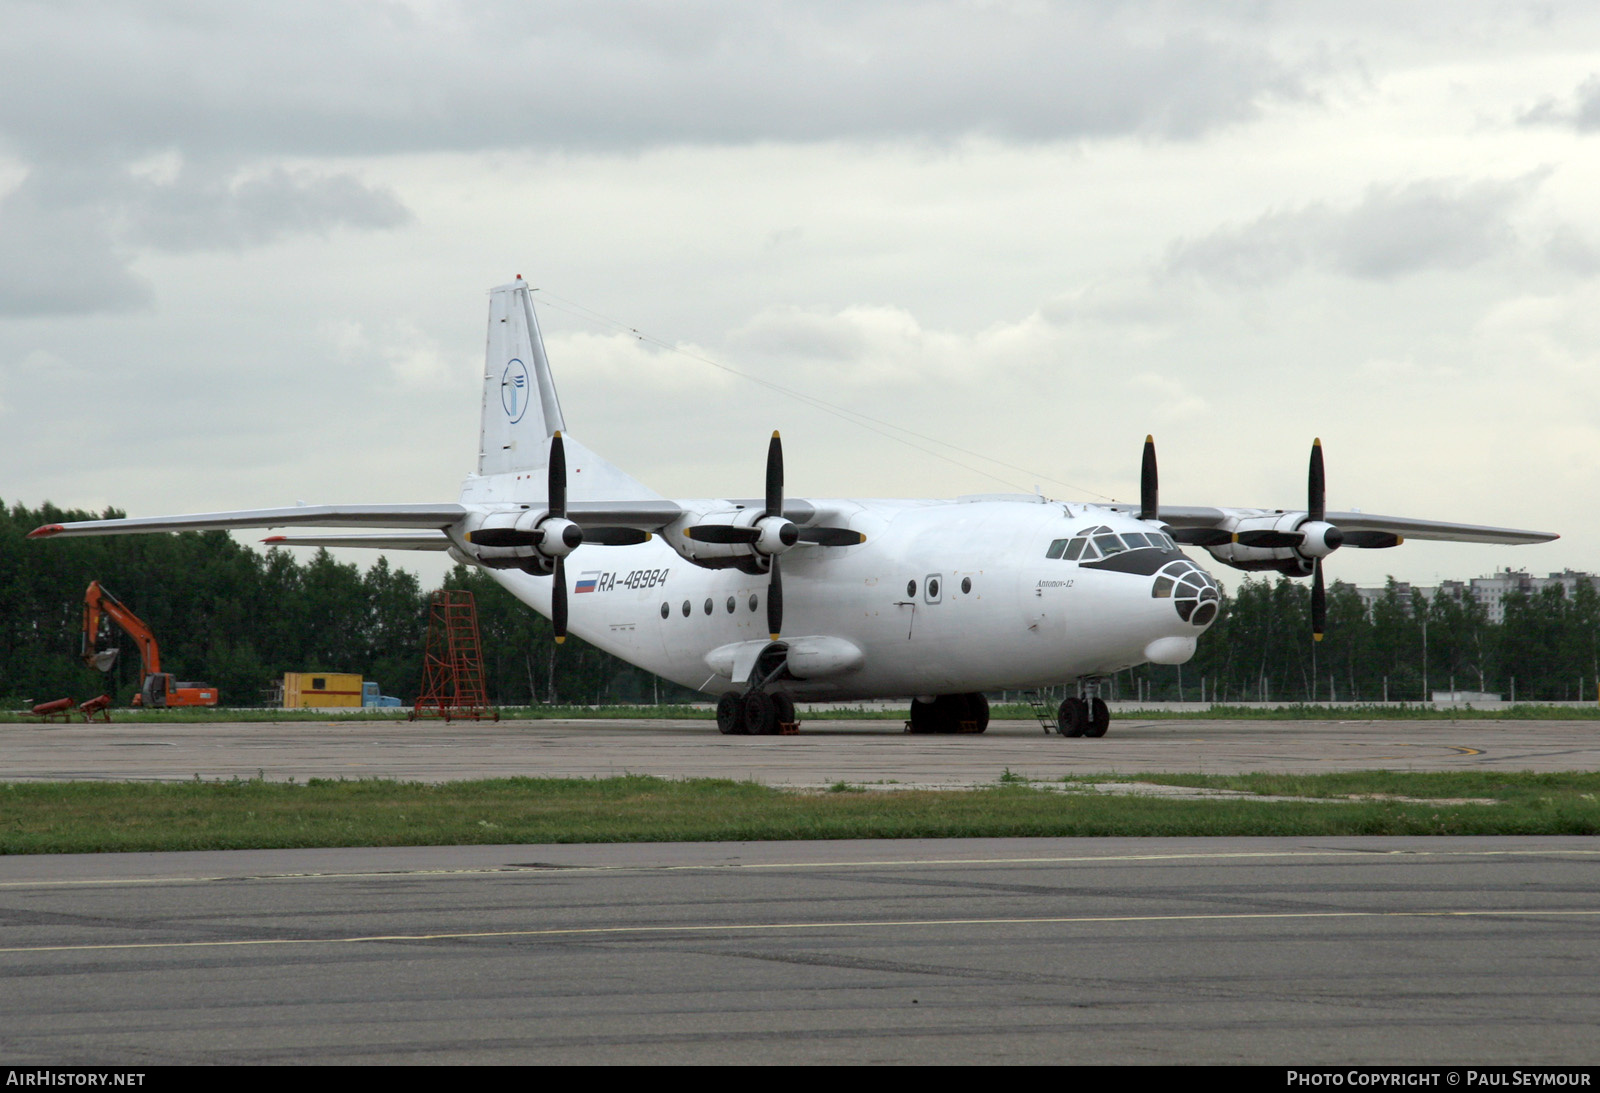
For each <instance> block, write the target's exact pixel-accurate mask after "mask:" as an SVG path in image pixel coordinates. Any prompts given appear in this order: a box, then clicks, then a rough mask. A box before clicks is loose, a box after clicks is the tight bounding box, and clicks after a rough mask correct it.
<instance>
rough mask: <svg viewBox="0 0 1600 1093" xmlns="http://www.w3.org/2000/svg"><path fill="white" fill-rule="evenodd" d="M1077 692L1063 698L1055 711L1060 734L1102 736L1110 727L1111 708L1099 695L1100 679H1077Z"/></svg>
mask: <svg viewBox="0 0 1600 1093" xmlns="http://www.w3.org/2000/svg"><path fill="white" fill-rule="evenodd" d="M1078 692H1079V693H1078V694H1077V695H1075V696H1073V697H1070V698H1067V699H1064V700H1063V701H1062V703H1061V707H1060V709H1058V710H1057V711H1056V725H1057V726H1058V727H1059V731H1060V733H1061V735H1062V736H1092V737H1099V736H1104V735H1105V734H1106V730H1107V729H1109V728H1110V727H1111V709H1110V707H1108V706H1107V705H1106V702H1105V699H1103V698H1101V697H1100V681H1099V680H1098V679H1084V680H1079V681H1078Z"/></svg>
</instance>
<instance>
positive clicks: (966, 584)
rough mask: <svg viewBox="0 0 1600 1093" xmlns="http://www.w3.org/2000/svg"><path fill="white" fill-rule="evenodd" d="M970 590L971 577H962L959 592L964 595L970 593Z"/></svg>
mask: <svg viewBox="0 0 1600 1093" xmlns="http://www.w3.org/2000/svg"><path fill="white" fill-rule="evenodd" d="M971 592H972V578H971V577H962V578H961V594H962V595H963V596H965V595H970V594H971Z"/></svg>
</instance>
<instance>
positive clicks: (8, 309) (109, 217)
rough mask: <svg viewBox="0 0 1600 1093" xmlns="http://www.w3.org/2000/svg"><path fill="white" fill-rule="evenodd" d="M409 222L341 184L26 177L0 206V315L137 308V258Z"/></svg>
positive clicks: (286, 176)
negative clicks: (145, 252)
mask: <svg viewBox="0 0 1600 1093" xmlns="http://www.w3.org/2000/svg"><path fill="white" fill-rule="evenodd" d="M409 215H410V214H409V213H408V212H407V210H406V209H405V207H404V206H403V205H401V203H400V202H399V200H398V199H397V198H396V197H395V196H394V195H393V194H392V193H390V192H389V191H388V190H386V189H381V188H380V189H375V188H372V187H368V186H365V185H363V184H362V183H361V182H360V181H359V180H357V179H355V178H353V177H351V176H349V175H316V174H312V173H310V172H290V171H286V170H283V169H281V168H272V169H268V170H264V171H261V172H257V173H253V174H252V173H246V174H243V175H240V174H238V173H236V172H232V171H227V170H225V169H222V168H211V169H209V170H207V169H194V168H185V169H183V170H180V171H178V172H177V173H176V174H175V175H174V176H173V177H172V178H170V179H166V180H162V181H156V180H153V179H151V178H148V177H140V176H137V175H133V174H130V173H128V172H127V171H120V170H112V169H106V168H104V167H102V166H101V165H97V164H85V165H82V166H78V167H68V166H62V165H47V166H43V167H38V168H35V169H34V170H33V171H32V172H30V173H29V175H28V176H27V178H25V179H24V180H23V182H22V184H21V185H20V186H19V187H18V188H17V189H15V190H13V191H12V192H11V193H10V194H8V195H6V197H5V199H4V200H3V201H0V315H9V316H24V315H51V314H85V313H91V312H99V311H118V310H126V309H128V308H136V307H142V306H145V305H147V304H148V303H149V302H150V300H151V292H150V289H149V286H148V285H147V284H146V283H145V282H144V281H143V280H142V279H141V278H140V277H139V276H138V275H137V274H136V273H135V272H134V271H133V269H132V268H131V262H132V260H133V258H134V256H135V255H136V254H137V252H138V250H139V249H140V248H151V249H156V250H164V251H196V250H237V249H240V248H243V247H247V246H255V245H260V244H264V243H270V242H273V241H275V240H277V239H281V238H284V237H286V236H289V235H293V234H299V233H305V232H327V231H329V230H331V229H333V228H336V227H351V228H358V229H374V228H387V227H393V226H395V225H398V224H401V223H404V222H405V221H406V219H408V217H409Z"/></svg>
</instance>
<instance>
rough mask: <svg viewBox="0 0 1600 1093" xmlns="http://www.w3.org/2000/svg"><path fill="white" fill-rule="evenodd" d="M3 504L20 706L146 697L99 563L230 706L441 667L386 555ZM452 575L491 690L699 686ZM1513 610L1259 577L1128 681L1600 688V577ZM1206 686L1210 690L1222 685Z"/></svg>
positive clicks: (523, 696) (1250, 687) (1290, 693)
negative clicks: (470, 609)
mask: <svg viewBox="0 0 1600 1093" xmlns="http://www.w3.org/2000/svg"><path fill="white" fill-rule="evenodd" d="M122 515H123V514H122V513H121V512H118V511H116V510H115V509H108V510H107V511H106V512H104V513H88V512H66V511H62V510H60V509H57V508H55V507H54V506H51V505H48V504H46V505H44V506H41V507H40V508H38V509H28V508H26V507H24V506H22V505H13V506H11V507H10V508H9V509H7V508H6V507H5V506H4V505H3V504H0V699H4V700H6V702H7V704H8V705H12V706H15V705H18V704H21V703H22V702H26V701H48V700H51V699H55V698H64V697H72V698H74V699H76V700H78V701H82V700H83V699H86V698H89V697H91V696H92V695H95V694H100V693H102V692H104V693H109V694H111V695H112V697H113V698H114V699H115V700H116V701H117V703H118V704H126V703H127V702H129V701H130V700H131V698H132V696H133V694H134V693H136V692H137V690H138V685H139V682H140V681H139V660H138V656H137V652H136V650H135V649H134V648H133V645H132V642H131V641H128V640H127V638H126V635H123V634H121V633H120V632H117V633H115V634H113V637H112V640H111V641H110V642H108V644H113V645H120V646H121V647H122V648H123V649H124V653H125V655H124V656H123V657H122V658H121V659H120V661H119V663H118V664H117V665H116V666H115V667H114V668H113V669H112V671H111V673H110V675H109V676H108V677H102V676H101V674H100V673H99V672H97V671H95V670H93V669H91V668H88V667H86V666H85V665H84V664H83V661H82V660H81V659H80V657H79V648H80V638H79V635H80V633H81V629H82V609H83V595H84V590H85V589H86V588H87V586H88V584H89V582H90V581H91V580H99V581H100V582H101V584H102V585H103V586H104V587H106V588H107V589H109V590H110V591H111V592H112V593H113V594H115V595H116V596H117V598H118V599H120V600H122V601H123V603H124V604H126V605H127V606H128V608H129V609H131V610H132V611H134V612H135V613H136V614H137V615H139V617H140V618H142V619H144V620H145V622H147V623H148V624H149V625H150V627H151V629H152V630H154V632H155V634H156V637H157V639H158V640H159V641H160V643H161V652H162V661H163V668H164V670H166V671H171V672H173V673H175V674H176V675H177V676H178V677H179V678H180V679H185V680H196V681H203V682H206V683H211V684H213V685H215V686H216V687H217V688H218V689H219V691H220V692H221V695H222V701H223V704H225V705H230V706H255V705H262V704H263V703H264V702H265V696H266V694H267V692H268V689H269V688H270V687H271V685H272V684H273V682H274V681H275V680H278V679H281V678H282V676H283V674H284V673H285V672H352V673H359V674H360V675H361V676H362V677H363V678H366V679H372V680H376V681H378V683H379V684H380V685H381V686H382V689H383V691H384V693H385V694H392V695H397V696H399V697H400V698H401V699H402V700H403V701H405V702H406V703H408V704H409V703H410V702H411V701H412V700H413V699H415V697H416V695H417V691H418V689H419V688H420V686H421V682H422V680H421V675H422V654H423V645H424V642H425V636H426V630H427V622H428V593H427V592H425V591H424V590H423V589H422V588H421V586H420V584H419V582H418V580H417V578H416V577H415V576H413V575H412V574H410V573H407V572H405V571H404V570H398V569H394V568H393V567H391V566H390V565H389V563H388V561H387V559H385V558H382V557H379V558H378V559H377V560H376V561H375V562H373V563H372V565H370V566H369V567H368V568H367V569H366V570H365V571H363V570H361V569H360V568H358V567H357V566H356V565H354V564H351V563H346V562H339V561H337V560H335V559H334V558H333V557H332V556H331V555H329V554H328V553H327V552H326V551H321V550H319V551H317V552H316V553H315V554H313V555H310V556H309V557H307V558H306V559H305V560H304V561H301V560H299V559H297V558H296V556H295V555H294V554H293V553H291V552H290V551H288V550H284V549H275V550H271V551H268V552H267V553H265V554H262V553H260V552H258V551H255V550H252V549H250V548H249V547H246V546H244V545H242V544H240V543H238V542H236V541H235V540H234V539H233V538H232V537H230V536H229V535H227V534H226V533H224V532H220V531H213V532H186V533H184V534H181V535H169V534H157V535H125V536H105V537H95V538H84V539H67V540H61V541H58V542H51V543H48V544H46V543H30V542H27V541H26V536H27V533H28V532H29V531H31V530H32V529H34V528H36V527H38V526H39V525H41V524H50V523H63V522H67V521H71V520H93V519H116V518H120V517H121V516H122ZM444 587H446V588H452V589H465V590H467V591H470V592H472V593H473V594H474V596H475V598H476V600H477V606H478V623H479V629H480V633H481V637H482V642H483V652H484V662H485V663H484V666H485V671H486V675H487V679H488V684H489V695H490V699H491V701H493V702H495V703H497V704H501V705H523V704H530V703H549V702H562V703H579V704H592V703H610V702H626V703H651V702H655V701H662V702H675V701H686V700H689V699H691V698H698V697H700V696H698V695H697V694H696V693H695V692H692V691H689V690H687V689H686V688H683V687H679V686H678V685H676V684H673V683H670V682H668V681H665V680H658V679H656V677H654V676H653V675H651V674H650V673H648V672H645V671H644V670H642V669H639V668H636V667H633V666H632V665H629V664H627V663H625V662H623V661H620V660H618V659H617V658H615V657H612V656H610V655H609V654H607V653H604V652H602V651H601V650H599V649H596V648H594V647H592V646H589V645H587V644H585V643H584V642H582V641H580V640H578V639H576V638H570V639H569V640H568V641H567V642H566V644H565V645H563V646H560V647H559V648H558V647H557V646H556V645H555V643H554V642H553V640H552V636H551V632H550V623H549V621H548V620H546V619H545V618H543V617H542V616H540V615H538V614H536V613H534V612H533V611H530V610H528V609H527V608H526V607H525V606H523V605H522V604H521V603H520V602H518V601H517V600H516V599H515V598H514V597H513V596H511V595H510V594H509V593H508V592H506V591H505V590H504V589H503V588H501V587H500V586H499V585H498V584H496V583H495V582H494V580H493V579H492V578H491V577H490V576H489V575H488V574H487V573H485V572H483V571H481V570H478V569H476V568H474V567H467V566H457V567H455V569H454V570H452V571H451V573H450V574H449V575H448V576H447V577H446V579H445V581H444ZM1504 606H1505V620H1504V622H1502V623H1499V624H1493V623H1491V622H1490V621H1489V619H1488V616H1487V614H1486V612H1485V610H1484V608H1483V606H1482V605H1480V604H1478V603H1477V602H1476V601H1474V600H1472V599H1471V598H1470V597H1466V598H1462V599H1455V598H1450V597H1447V596H1440V597H1438V598H1436V599H1433V600H1429V599H1427V598H1426V597H1424V596H1423V595H1422V594H1421V593H1420V592H1415V591H1412V592H1406V591H1403V590H1402V588H1401V587H1400V586H1399V585H1397V584H1396V583H1395V582H1394V581H1393V580H1392V579H1391V580H1390V581H1389V583H1388V586H1387V588H1386V589H1385V592H1384V594H1383V595H1382V596H1381V597H1380V598H1379V599H1378V601H1377V602H1376V604H1375V605H1374V606H1373V608H1372V610H1371V611H1370V612H1369V611H1367V610H1366V608H1365V606H1364V605H1363V603H1362V600H1361V597H1360V596H1359V595H1358V594H1357V593H1356V590H1355V589H1354V588H1353V587H1351V586H1350V585H1347V584H1343V583H1342V582H1336V583H1335V584H1333V585H1332V586H1331V587H1330V588H1329V592H1328V626H1327V634H1326V637H1325V639H1324V640H1323V641H1321V642H1318V643H1313V642H1312V640H1311V622H1310V590H1309V587H1308V585H1307V584H1306V583H1305V582H1297V581H1291V580H1287V579H1283V578H1279V579H1276V580H1269V579H1258V578H1249V579H1246V580H1245V581H1243V582H1242V583H1241V584H1240V585H1239V586H1238V588H1237V589H1236V590H1235V592H1234V594H1233V595H1232V596H1224V597H1223V603H1222V611H1221V613H1220V615H1219V616H1218V619H1217V621H1216V622H1215V623H1214V624H1213V625H1212V627H1211V629H1210V631H1209V632H1207V633H1206V634H1205V636H1203V637H1202V638H1201V639H1200V643H1199V650H1198V652H1197V653H1196V655H1195V657H1194V659H1193V660H1191V661H1190V662H1189V663H1187V664H1184V665H1182V666H1179V667H1160V666H1155V665H1146V666H1144V667H1141V668H1135V669H1133V670H1131V671H1128V672H1122V673H1119V674H1118V676H1117V678H1116V680H1115V688H1116V695H1117V697H1120V698H1134V697H1139V696H1143V697H1146V698H1150V699H1153V700H1157V701H1161V700H1173V699H1187V700H1196V699H1200V698H1202V697H1203V698H1207V699H1211V700H1214V701H1222V702H1234V701H1251V700H1260V699H1269V700H1278V701H1304V700H1324V701H1325V700H1327V699H1329V698H1333V699H1337V700H1339V701H1364V702H1372V701H1382V700H1384V699H1385V698H1387V699H1388V700H1391V701H1410V702H1416V701H1425V700H1426V699H1427V698H1428V697H1429V695H1428V692H1429V691H1433V690H1445V689H1447V688H1449V687H1451V686H1454V687H1455V688H1457V689H1460V690H1473V691H1490V692H1500V693H1503V694H1506V695H1507V696H1508V697H1509V696H1510V695H1511V693H1512V692H1513V690H1514V691H1515V695H1516V697H1517V698H1518V699H1519V700H1521V699H1527V700H1564V699H1576V698H1585V699H1593V698H1595V697H1596V693H1597V688H1600V682H1597V680H1600V592H1597V590H1596V589H1595V587H1594V586H1593V585H1592V584H1590V583H1588V582H1579V584H1578V587H1577V591H1576V593H1575V594H1574V595H1572V596H1568V595H1567V594H1566V592H1565V591H1564V589H1562V588H1561V587H1560V586H1559V585H1551V586H1548V587H1546V588H1545V589H1543V590H1542V591H1541V592H1540V593H1538V594H1537V595H1533V596H1529V595H1525V594H1521V593H1514V594H1512V595H1510V596H1508V597H1507V599H1506V600H1505V604H1504ZM1202 688H1203V692H1202Z"/></svg>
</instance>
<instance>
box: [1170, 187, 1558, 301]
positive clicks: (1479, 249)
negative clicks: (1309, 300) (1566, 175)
mask: <svg viewBox="0 0 1600 1093" xmlns="http://www.w3.org/2000/svg"><path fill="white" fill-rule="evenodd" d="M1541 177H1542V176H1529V177H1525V178H1521V179H1513V180H1510V181H1484V182H1471V183H1460V182H1451V181H1445V180H1438V179H1433V180H1425V181H1421V182H1413V183H1409V184H1406V185H1403V186H1375V187H1373V188H1371V189H1369V190H1368V191H1367V193H1366V196H1365V197H1363V198H1362V200H1361V201H1360V202H1359V203H1358V204H1356V205H1355V206H1353V207H1350V208H1347V209H1336V208H1333V207H1331V206H1329V205H1326V204H1321V203H1318V204H1313V205H1307V206H1305V207H1303V208H1300V209H1297V210H1293V211H1288V212H1271V213H1267V214H1266V215H1265V216H1262V217H1261V218H1259V219H1258V220H1255V221H1253V222H1251V223H1249V224H1245V225H1243V226H1239V227H1226V228H1222V229H1219V230H1218V231H1215V232H1213V233H1211V234H1210V235H1207V236H1203V237H1201V238H1199V239H1194V240H1187V239H1186V240H1181V241H1179V242H1178V243H1177V244H1175V245H1174V246H1173V247H1172V249H1171V250H1170V252H1169V253H1168V256H1167V269H1168V271H1169V272H1172V273H1187V274H1198V275H1201V276H1206V277H1214V278H1218V279H1221V280H1226V281H1233V282H1235V283H1240V284H1262V283H1266V282H1270V281H1276V280H1279V279H1282V278H1284V277H1287V276H1289V275H1291V274H1293V273H1295V272H1298V271H1299V270H1302V269H1307V268H1311V269H1322V270H1326V271H1331V272H1334V273H1339V274H1344V275H1346V276H1350V277H1359V278H1366V279H1374V280H1384V279H1388V278H1393V277H1400V276H1403V275H1406V274H1410V273H1416V272H1419V271H1422V270H1427V269H1453V268H1460V267H1463V266H1470V265H1474V264H1476V263H1478V262H1481V261H1484V260H1485V259H1488V258H1490V257H1492V256H1494V255H1496V254H1499V253H1502V252H1504V251H1506V250H1507V249H1509V248H1511V247H1513V246H1515V245H1516V243H1517V235H1516V232H1515V230H1514V229H1513V227H1512V224H1511V221H1510V217H1511V214H1512V212H1513V210H1514V209H1515V207H1516V206H1517V204H1518V203H1519V202H1520V201H1521V200H1522V199H1523V198H1524V197H1525V196H1526V195H1527V194H1528V193H1529V192H1530V191H1531V190H1532V189H1533V188H1534V187H1535V186H1537V184H1538V181H1539V179H1540V178H1541Z"/></svg>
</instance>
